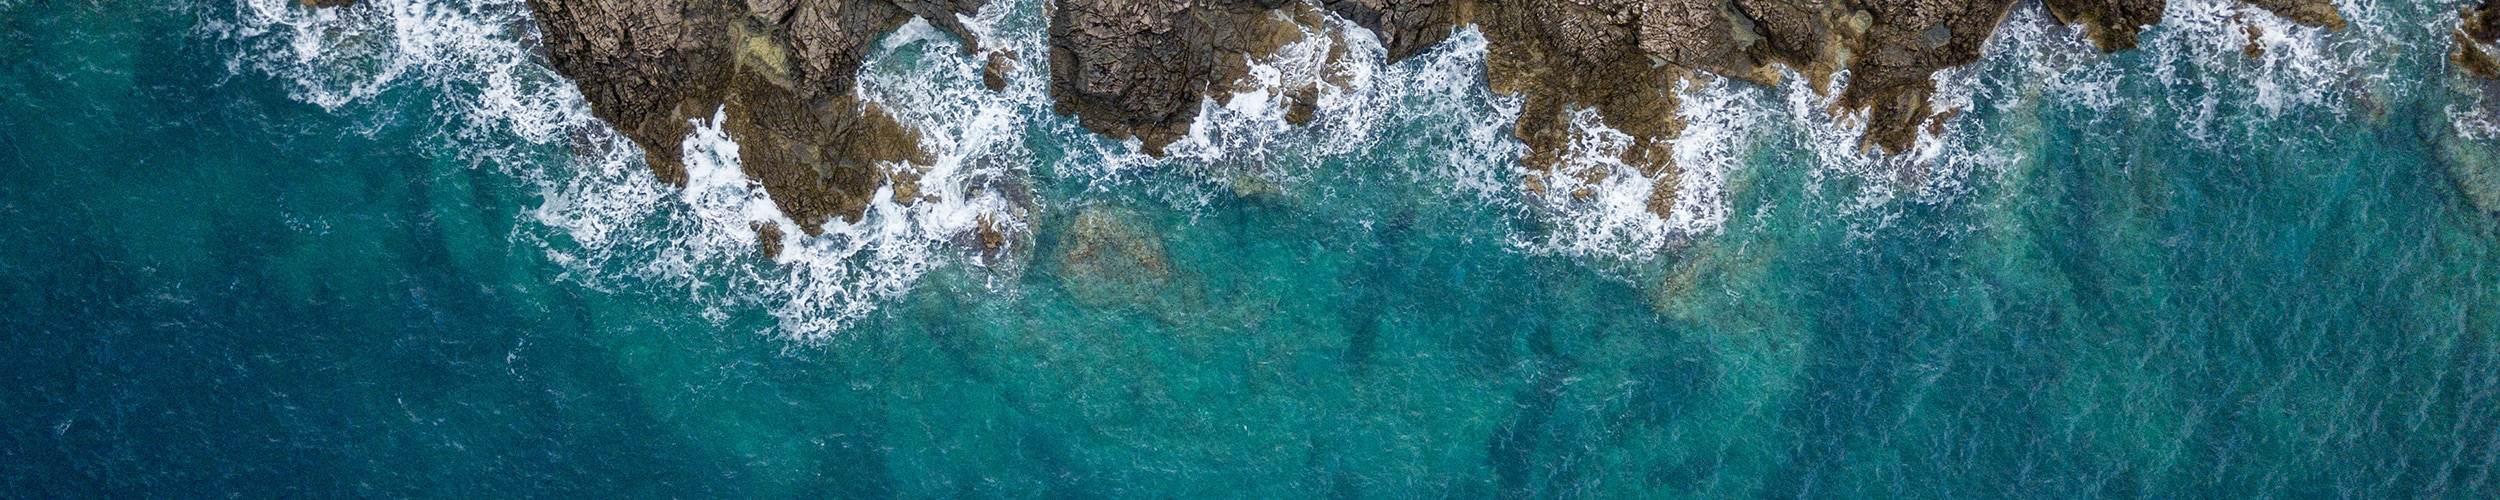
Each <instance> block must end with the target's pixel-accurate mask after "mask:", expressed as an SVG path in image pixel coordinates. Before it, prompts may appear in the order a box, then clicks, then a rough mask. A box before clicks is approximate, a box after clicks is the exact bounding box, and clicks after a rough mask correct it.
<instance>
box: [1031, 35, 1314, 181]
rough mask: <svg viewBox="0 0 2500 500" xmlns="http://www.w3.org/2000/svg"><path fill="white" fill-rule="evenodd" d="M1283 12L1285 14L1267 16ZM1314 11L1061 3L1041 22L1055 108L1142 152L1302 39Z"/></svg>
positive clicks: (1153, 150) (1182, 131) (1157, 148)
mask: <svg viewBox="0 0 2500 500" xmlns="http://www.w3.org/2000/svg"><path fill="white" fill-rule="evenodd" d="M1279 9H1282V10H1284V11H1285V13H1287V14H1288V15H1289V16H1288V18H1283V19H1280V18H1279V17H1278V16H1276V15H1275V14H1276V13H1277V11H1278V10H1279ZM1317 15H1318V12H1317V11H1314V10H1311V9H1310V8H1308V7H1307V6H1305V5H1304V4H1302V3H1298V2H1289V1H1286V0H1068V1H1065V2H1060V3H1059V4H1058V8H1057V9H1056V10H1055V11H1053V12H1052V14H1051V23H1050V93H1051V97H1052V98H1053V101H1054V109H1055V110H1056V111H1057V112H1058V113H1059V114H1061V115H1075V116H1076V117H1077V123H1079V124H1081V125H1084V126H1085V128H1087V129H1090V130H1093V131H1094V132H1096V133H1100V134H1102V135H1104V136H1108V137H1111V138H1113V139H1122V140H1125V139H1129V138H1132V137H1134V138H1136V139H1138V140H1139V141H1141V142H1142V143H1143V145H1144V150H1145V152H1146V153H1147V154H1152V155H1157V156H1161V155H1162V154H1163V147H1164V146H1166V145H1170V144H1171V143H1172V141H1176V140H1179V139H1180V138H1181V137H1182V136H1184V135H1187V134H1188V133H1189V125H1190V122H1192V121H1193V120H1196V119H1197V117H1198V104H1199V102H1200V99H1201V98H1202V97H1204V96H1205V95H1206V94H1207V92H1208V89H1210V88H1217V87H1219V86H1224V85H1226V84H1229V83H1230V82H1233V81H1236V80H1240V79H1241V78H1243V77H1245V76H1247V75H1248V71H1249V67H1248V65H1247V63H1248V59H1247V57H1251V56H1255V55H1264V54H1271V53H1274V52H1275V51H1276V50H1277V49H1278V48H1282V47H1283V46H1284V45H1285V44H1286V43H1290V42H1292V41H1294V40H1296V39H1299V38H1300V37H1301V34H1302V32H1301V29H1300V28H1299V27H1298V26H1297V23H1300V25H1316V24H1318V23H1319V18H1318V17H1317Z"/></svg>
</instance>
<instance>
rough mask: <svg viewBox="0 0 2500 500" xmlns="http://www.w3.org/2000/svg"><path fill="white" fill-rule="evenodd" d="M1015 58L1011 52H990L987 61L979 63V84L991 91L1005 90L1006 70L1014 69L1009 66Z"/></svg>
mask: <svg viewBox="0 0 2500 500" xmlns="http://www.w3.org/2000/svg"><path fill="white" fill-rule="evenodd" d="M1015 59H1016V55H1015V53H1013V52H1007V51H998V52H991V53H990V61H989V63H988V64H983V65H981V86H983V87H989V89H990V91H991V92H998V91H1003V90H1007V72H1008V71H1013V70H1014V68H1012V67H1011V66H1012V65H1014V62H1013V61H1015Z"/></svg>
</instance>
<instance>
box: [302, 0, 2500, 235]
mask: <svg viewBox="0 0 2500 500" xmlns="http://www.w3.org/2000/svg"><path fill="white" fill-rule="evenodd" d="M309 1H333V0H309ZM529 3H530V6H531V8H532V9H533V10H535V11H536V12H537V14H538V18H539V21H540V23H541V25H542V26H544V27H545V30H544V31H545V34H546V44H547V46H548V49H549V50H548V53H549V58H550V59H551V60H552V61H553V62H554V63H555V66H556V69H557V70H558V71H561V72H563V73H564V74H565V75H567V76H568V77H571V78H573V79H574V80H575V81H576V83H578V84H580V86H581V88H582V92H583V94H584V95H585V96H586V97H587V98H588V99H589V100H590V103H591V105H592V108H593V110H594V111H595V112H596V113H597V114H598V115H599V117H600V118H602V119H604V120H606V121H608V122H609V123H610V124H612V125H614V126H615V127H616V128H617V129H618V130H619V131H622V132H623V133H624V134H625V135H626V136H627V137H630V138H632V139H633V140H634V141H635V142H636V143H637V144H639V145H641V146H642V147H643V148H644V150H645V151H646V152H647V153H649V154H648V156H649V158H650V163H651V166H652V169H653V171H654V173H656V174H658V175H659V177H660V178H661V179H663V180H666V181H669V182H677V183H682V182H683V181H684V178H685V173H684V167H683V166H682V165H681V164H680V159H679V158H678V153H677V145H678V142H679V141H680V140H682V139H683V138H684V137H685V135H686V134H687V133H689V132H691V126H690V125H689V124H688V121H689V120H692V119H704V118H708V117H709V116H710V113H711V112H712V110H714V109H725V110H726V120H727V122H726V123H725V124H724V125H725V126H726V128H727V130H728V131H729V132H730V135H731V138H732V139H734V140H737V141H738V142H739V143H740V155H741V160H742V162H743V164H744V166H745V169H746V171H747V173H748V174H749V175H750V176H752V177H755V178H757V179H759V180H760V181H762V183H763V184H764V186H765V188H766V189H767V190H768V191H770V192H772V194H773V197H774V199H775V200H776V201H777V202H779V203H780V204H781V206H782V209H783V211H784V212H785V213H787V214H789V215H790V216H791V218H792V219H794V220H797V221H798V222H799V223H800V224H801V226H802V227H803V228H807V229H808V230H809V231H811V232H813V231H815V230H816V227H817V225H818V224H821V223H823V222H825V221H827V220H831V219H834V218H850V217H856V216H858V215H859V214H860V213H861V212H862V211H863V210H865V207H866V206H867V205H868V204H869V203H870V202H872V201H873V200H872V198H873V196H874V194H873V193H874V192H875V190H876V189H877V187H879V186H881V185H886V184H887V183H893V184H895V185H896V186H898V187H902V186H904V185H908V184H910V181H911V180H912V179H915V178H916V177H917V175H919V173H918V170H917V169H916V168H913V167H910V166H909V165H911V164H914V163H926V161H925V159H923V158H922V157H923V156H924V155H923V153H922V152H920V151H919V150H918V148H917V146H916V144H917V139H916V136H915V134H914V132H913V131H911V130H908V129H907V128H905V127H904V126H902V125H900V124H898V123H896V122H895V121H894V120H893V119H892V118H890V117H889V116H888V115H887V114H886V113H885V112H884V111H883V110H880V109H877V108H876V107H875V106H874V105H872V104H869V103H865V102H861V101H859V100H858V99H857V98H856V97H855V96H854V94H853V89H852V85H853V80H854V78H855V73H856V71H857V69H858V67H859V65H860V63H861V62H862V60H863V59H864V58H865V57H866V55H867V53H868V51H869V50H870V49H871V46H872V45H873V43H874V41H875V40H876V39H877V38H878V37H879V36H882V35H883V34H884V33H886V32H889V31H891V30H892V29H894V28H895V27H897V26H900V25H901V24H902V23H904V22H906V21H908V20H909V19H911V18H912V17H913V16H918V17H921V18H924V19H928V20H929V21H930V23H931V24H932V25H933V26H936V27H938V28H940V29H944V30H948V31H951V32H954V33H956V34H957V35H959V36H961V35H964V34H965V32H964V29H963V27H962V26H961V25H960V24H959V23H958V22H957V21H956V17H955V16H956V14H959V13H970V12H972V11H974V10H976V9H978V8H979V6H980V4H979V2H977V1H973V2H962V1H931V0H743V1H731V0H704V1H693V2H660V1H655V0H530V2H529ZM2247 3H2248V4H2249V5H2253V6H2256V7H2259V8H2263V9H2265V10H2267V11H2270V12H2273V13H2275V14H2277V15H2280V16H2282V17H2284V18H2285V19H2288V20H2291V21H2294V22H2297V23H2301V24H2307V25H2312V26H2322V27H2328V28H2341V27H2342V26H2343V25H2344V23H2345V21H2344V19H2343V18H2342V17H2341V15H2339V14H2338V13H2337V12H2336V11H2335V9H2334V8H2333V6H2332V5H2330V4H2328V3H2327V2H2325V1H2324V0H2248V2H2247ZM2015 4H2016V2H2015V0H1863V1H1826V0H1560V1H1536V2H1528V1H1498V0H1312V1H1295V0H1066V1H1062V2H1057V3H1056V4H1055V5H1054V6H1053V7H1052V11H1051V13H1050V27H1049V30H1048V32H1049V38H1050V39H1049V54H1048V61H1047V63H1046V66H1047V68H1048V71H1049V73H1050V94H1051V96H1052V98H1053V100H1054V107H1055V111H1057V112H1058V113H1060V114H1062V115H1070V116H1073V117H1075V119H1076V120H1077V121H1078V122H1079V123H1080V124H1082V125H1083V126H1085V127H1086V128H1088V129H1090V130H1093V131H1095V132H1097V133H1101V134H1103V135H1105V136H1108V137H1111V138H1114V139H1121V140H1128V139H1135V140H1137V141H1138V143H1139V145H1140V146H1141V149H1142V150H1143V151H1145V152H1147V153H1149V154H1156V155H1160V154H1162V153H1163V149H1164V147H1165V146H1167V145H1169V144H1171V143H1172V142H1174V141H1176V140H1178V139H1179V138H1181V137H1183V136H1185V135H1186V134H1187V133H1188V129H1189V126H1190V125H1191V123H1192V122H1193V121H1194V120H1195V119H1196V117H1197V113H1198V111H1199V107H1200V103H1201V102H1202V100H1203V99H1204V98H1206V97H1208V96H1210V95H1213V94H1216V93H1220V92H1224V91H1228V90H1235V89H1236V88H1237V87H1238V86H1239V85H1242V83H1241V82H1243V81H1244V80H1245V78H1246V77H1247V72H1248V69H1249V64H1250V63H1251V62H1253V61H1254V60H1256V59H1257V58H1260V57H1265V56H1267V55H1270V54H1273V53H1275V52H1276V51H1277V50H1278V49H1279V48H1281V47H1283V46H1284V45H1286V44H1288V43H1291V42H1294V41H1296V40H1299V39H1301V38H1302V37H1305V36H1312V35H1311V34H1313V33H1319V32H1321V31H1322V30H1319V29H1317V27H1319V26H1322V25H1323V24H1325V22H1326V20H1325V19H1324V15H1325V14H1324V13H1323V12H1326V13H1334V14H1335V15H1338V16H1341V17H1343V18H1344V19H1346V20H1348V21H1351V22H1352V23H1353V24H1355V25H1357V26H1360V27H1361V28H1364V29H1368V30H1370V31H1372V32H1373V33H1374V34H1375V35H1376V36H1377V37H1378V39H1379V40H1380V41H1381V43H1382V45H1383V46H1384V48H1385V49H1386V50H1387V52H1388V55H1389V57H1390V58H1391V60H1392V61H1394V60H1397V59H1400V58H1404V57H1408V56H1412V55H1414V54H1416V53H1419V52H1421V51H1423V50H1424V49H1426V48H1428V47H1430V46H1432V45H1433V44H1436V43H1439V42H1440V41H1442V40H1444V39H1446V38H1447V37H1449V36H1450V34H1451V33H1452V30H1454V29H1457V28H1459V27H1462V26H1468V25H1472V26H1475V27H1477V28H1478V29H1479V30H1481V32H1482V33H1483V34H1484V37H1485V40H1486V42H1487V49H1488V55H1487V60H1486V67H1487V73H1488V74H1487V75H1486V81H1487V83H1488V84H1490V85H1491V86H1492V89H1493V90H1495V91H1497V92H1501V93H1505V94H1510V95H1516V96H1520V97H1522V98H1523V99H1524V107H1523V109H1522V112H1521V115H1520V117H1519V121H1518V123H1517V124H1516V126H1515V129H1514V133H1515V134H1516V135H1517V137H1518V138H1519V139H1520V140H1521V141H1523V142H1525V143H1526V144H1527V146H1528V153H1527V154H1526V156H1525V157H1524V158H1521V161H1522V163H1523V165H1524V166H1525V167H1526V170H1527V171H1528V172H1529V175H1528V176H1527V177H1526V178H1524V179H1522V180H1521V182H1522V183H1523V184H1524V186H1525V187H1526V188H1527V189H1528V190H1529V191H1531V192H1538V193H1542V192H1543V191H1544V189H1545V186H1546V185H1548V184H1549V183H1550V181H1551V179H1552V177H1553V176H1556V175H1571V176H1576V177H1579V181H1580V183H1579V184H1581V185H1588V184H1593V183H1595V182H1597V181H1600V180H1602V178H1603V177H1604V176H1606V175H1610V174H1609V173H1608V172H1607V171H1605V170H1589V169H1580V170H1571V171H1564V170H1563V169H1560V168H1558V166H1559V165H1560V164H1562V163H1564V161H1565V160H1566V155H1567V154H1569V147H1570V144H1571V142H1572V140H1573V134H1576V133H1580V132H1577V131H1575V130H1574V125H1573V122H1572V118H1573V115H1574V113H1579V112H1582V111H1581V110H1593V111H1594V112H1595V113H1596V115H1597V116H1598V118H1599V119H1600V120H1601V121H1602V122H1603V124H1604V125H1605V126H1607V127H1611V128H1614V129H1616V130H1620V131H1622V132H1623V133H1625V134H1626V135H1629V136H1631V137H1632V144H1631V145H1630V146H1629V147H1628V148H1625V149H1624V150H1623V151H1621V152H1620V153H1619V154H1620V156H1621V157H1620V160H1622V162H1623V164H1625V165H1628V166H1631V167H1633V168H1634V169H1635V170H1637V171H1638V172H1636V173H1637V174H1639V175H1644V176H1648V177H1650V178H1652V179H1653V180H1654V184H1653V185H1655V186H1658V187H1657V188H1656V191H1655V192H1654V193H1653V194H1652V196H1651V198H1652V199H1651V201H1650V203H1649V206H1650V207H1651V210H1652V211H1654V212H1658V213H1659V214H1661V215H1664V214H1665V213H1666V211H1667V209H1668V207H1672V206H1673V205H1674V203H1673V198H1674V196H1675V193H1674V192H1673V186H1674V185H1676V182H1675V180H1674V178H1675V176H1676V175H1677V170H1676V167H1675V165H1674V164H1673V158H1672V154H1671V153H1672V150H1671V148H1670V145H1669V141H1671V140H1673V139H1674V138H1675V137H1676V136H1677V135H1678V134H1680V132H1681V130H1682V128H1683V124H1682V123H1681V121H1680V120H1679V119H1678V117H1677V115H1676V109H1677V97H1676V88H1677V87H1678V85H1679V82H1683V81H1685V80H1686V79H1688V78H1690V77H1693V76H1694V75H1695V74H1696V73H1695V72H1707V73H1712V74H1716V75H1719V76H1723V77H1728V78H1733V79H1738V80H1744V81H1750V82H1755V83H1760V84H1766V85H1768V84H1776V83H1777V82H1778V81H1779V80H1780V79H1781V78H1782V75H1783V73H1782V72H1781V71H1780V69H1779V68H1781V67H1785V68H1788V69H1790V70H1793V71H1794V72H1795V73H1796V74H1798V75H1801V76H1802V77H1803V78H1806V79H1807V80H1808V83H1809V84H1811V85H1813V86H1814V88H1816V89H1820V90H1830V89H1831V86H1830V85H1829V82H1830V81H1831V80H1832V77H1833V75H1834V74H1835V73H1837V72H1839V71H1840V70H1842V69H1846V70H1847V71H1848V74H1849V75H1850V76H1849V83H1848V85H1847V86H1846V87H1845V88H1842V89H1839V92H1840V95H1839V96H1838V100H1837V108H1838V109H1835V110H1833V111H1835V112H1846V113H1862V116H1863V118H1864V124H1865V127H1866V133H1865V136H1864V139H1863V141H1862V144H1863V146H1864V147H1867V148H1881V149H1883V150H1887V151H1896V152H1897V151H1904V150H1907V149H1909V148H1910V147H1911V146H1912V145H1913V144H1914V143H1915V141H1916V140H1917V137H1918V135H1919V133H1920V132H1921V131H1936V130H1941V122H1942V120H1943V119H1944V118H1946V117H1949V116H1950V115H1949V114H1948V115H1944V116H1943V117H1940V116H1939V115H1938V113H1937V111H1938V110H1936V109H1933V107H1932V106H1931V105H1930V103H1929V100H1930V97H1931V95H1932V94H1933V93H1934V91H1935V83H1934V80H1933V75H1934V73H1936V72H1937V71H1939V70H1942V69H1945V68H1950V67H1954V66H1959V65H1964V64H1969V63H1972V62H1975V61H1977V60H1978V59H1979V57H1980V55H1981V51H1982V50H1983V49H1984V47H1985V45H1986V42H1987V40H1988V38H1989V37H1990V36H1992V35H1993V34H1994V32H1995V29H1996V27H1997V26H1998V25H1999V24H2000V23H2001V22H2003V20H2004V19H2005V17H2006V14H2007V13H2009V12H2010V11H2011V10H2012V9H2013V7H2014V5H2015ZM2044 6H2045V7H2046V8H2047V9H2048V10H2049V12H2051V13H2052V14H2054V15H2055V16H2056V17H2057V18H2058V19H2059V20H2061V21H2062V22H2066V23H2070V24H2073V25H2077V26H2079V27H2080V28H2081V29H2083V30H2084V31H2085V33H2086V35H2087V36H2089V37H2090V38H2091V39H2092V40H2093V41H2094V43H2096V44H2097V45H2098V46H2099V47H2100V48H2101V49H2103V50H2109V51H2116V50H2126V49H2129V48H2133V47H2134V46H2135V45H2136V36H2137V34H2138V33H2139V32H2141V31H2142V30H2143V29H2144V28H2145V27H2146V26H2149V25H2152V24H2154V23H2158V22H2159V21H2160V18H2161V13H2162V12H2163V9H2164V8H2165V7H2166V5H2165V1H2164V0H2044ZM2486 10H2488V9H2487V8H2486ZM2476 12H2481V11H2468V12H2467V13H2465V16H2466V18H2467V21H2468V22H2467V23H2466V24H2467V26H2466V27H2465V28H2462V29H2460V30H2459V31H2458V35H2457V36H2458V38H2459V40H2461V41H2467V40H2482V41H2483V42H2482V43H2484V44H2488V43H2489V40H2490V39H2491V38H2493V37H2494V36H2500V28H2493V27H2491V26H2500V16H2496V15H2488V14H2477V13H2476ZM2477 23H2479V24H2477ZM966 39H967V40H969V39H970V38H969V37H966ZM2464 45H2465V48H2464V49H2461V50H2460V52H2461V53H2460V55H2459V56H2458V60H2459V61H2460V62H2464V63H2467V64H2465V66H2466V67H2467V69H2468V70H2469V71H2481V73H2477V74H2484V73H2491V74H2500V65H2495V64H2491V61H2490V59H2491V58H2490V57H2489V56H2488V55H2485V54H2484V53H2483V52H2478V51H2476V49H2475V47H2473V44H2471V43H2467V44H2464ZM966 50H967V54H978V53H979V49H978V48H977V47H976V46H975V44H974V43H970V42H968V43H967V44H966ZM987 57H988V58H989V61H988V64H987V65H986V67H985V68H984V72H983V73H984V74H983V75H982V76H983V83H984V84H985V85H986V86H988V87H990V88H992V89H1001V88H1004V87H1005V84H1006V75H1007V73H1008V72H1010V71H1013V70H1014V69H1015V68H1014V66H1015V65H1016V63H1015V61H1014V60H1013V59H1012V57H1013V56H1012V55H1009V54H1005V53H991V54H989V55H988V56H987ZM2478 68H2479V69H2478ZM1280 90H1282V91H1283V92H1285V95H1287V96H1289V97H1291V99H1289V101H1291V102H1289V103H1288V111H1289V113H1288V118H1289V120H1290V121H1291V122H1293V123H1297V124H1299V123H1305V122H1308V121H1310V120H1311V119H1312V117H1313V114H1314V113H1315V112H1316V110H1315V109H1314V108H1313V107H1312V106H1310V102H1311V101H1313V100H1314V98H1315V96H1313V95H1311V94H1312V93H1311V92H1310V91H1309V90H1310V89H1280ZM1931 133H1932V132H1931ZM903 191H905V190H902V189H898V190H897V193H896V195H895V198H896V200H895V201H897V202H902V203H909V202H912V201H913V200H914V199H915V198H916V197H917V196H916V195H915V194H912V193H906V192H903Z"/></svg>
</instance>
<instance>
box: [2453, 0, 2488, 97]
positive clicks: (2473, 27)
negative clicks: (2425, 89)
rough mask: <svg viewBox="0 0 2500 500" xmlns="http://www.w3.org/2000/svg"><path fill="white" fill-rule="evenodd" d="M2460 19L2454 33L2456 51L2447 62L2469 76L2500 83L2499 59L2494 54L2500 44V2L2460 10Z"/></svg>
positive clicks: (2485, 3)
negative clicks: (2497, 44)
mask: <svg viewBox="0 0 2500 500" xmlns="http://www.w3.org/2000/svg"><path fill="white" fill-rule="evenodd" d="M2457 18H2458V19H2459V20H2460V21H2462V22H2460V23H2459V24H2458V25H2457V29H2456V31H2455V32H2454V35H2455V38H2456V42H2457V50H2456V52H2452V53H2450V54H2449V56H2448V58H2449V59H2450V60H2453V61H2456V63H2457V67H2458V69H2462V70H2464V71H2465V74H2466V75H2467V76H2472V77H2475V78H2481V79H2485V80H2500V59H2494V58H2493V56H2492V53H2491V52H2492V48H2493V47H2492V45H2493V43H2494V42H2500V2H2490V1H2486V2H2483V4H2482V5H2481V6H2479V7H2461V8H2458V9H2457Z"/></svg>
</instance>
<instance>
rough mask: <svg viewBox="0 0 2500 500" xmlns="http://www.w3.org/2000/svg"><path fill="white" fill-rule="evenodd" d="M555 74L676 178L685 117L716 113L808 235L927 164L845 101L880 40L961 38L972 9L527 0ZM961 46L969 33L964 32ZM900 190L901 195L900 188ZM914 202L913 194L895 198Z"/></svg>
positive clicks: (766, 1)
mask: <svg viewBox="0 0 2500 500" xmlns="http://www.w3.org/2000/svg"><path fill="white" fill-rule="evenodd" d="M529 6H530V10H531V11H532V12H533V13H534V14H535V15H536V17H537V19H538V22H539V26H540V27H541V29H542V32H543V35H544V36H543V40H544V43H545V44H546V46H547V49H548V50H547V56H548V59H549V62H551V63H553V65H554V67H555V69H556V71H557V72H559V73H562V74H564V75H565V77H567V78H571V79H572V80H573V82H574V83H575V84H576V85H577V86H578V87H580V89H581V91H582V96H583V97H584V98H585V99H586V100H588V101H589V102H590V105H591V111H592V113H593V114H595V115H597V116H598V117H599V118H600V119H601V120H603V121H606V122H608V124H609V125H610V126H613V127H615V128H616V129H617V130H618V131H619V132H621V133H623V134H624V135H625V136H626V137H627V138H629V139H632V140H633V141H634V143H635V144H636V145H638V146H641V147H642V149H643V152H644V153H645V154H644V156H645V158H647V159H648V160H649V163H650V165H651V169H652V173H653V174H655V175H657V176H658V177H659V178H660V180H662V181H665V182H669V183H672V184H683V183H684V182H685V180H686V172H685V166H684V164H683V159H682V158H680V156H679V155H680V153H679V143H680V142H681V141H683V140H684V139H685V137H686V134H688V133H691V132H693V126H692V125H691V124H690V122H689V121H690V120H697V119H709V118H711V117H712V115H713V112H714V110H721V111H723V113H724V114H725V117H726V121H725V122H724V123H723V124H722V125H723V127H724V129H725V130H727V131H728V132H729V135H730V138H731V139H732V140H735V141H738V143H739V146H740V147H739V162H740V164H741V165H742V168H743V169H744V170H745V171H746V173H747V174H748V175H749V176H751V177H754V178H756V179H757V180H759V181H761V182H762V184H763V185H764V189H765V190H766V191H768V192H770V193H772V195H773V199H774V201H775V202H777V203H779V204H780V206H781V209H782V212H783V213H785V214H787V215H789V216H790V218H791V219H792V220H795V221H797V222H799V225H800V227H801V228H803V229H805V230H806V231H808V232H810V233H814V232H817V231H820V230H821V229H820V227H821V225H822V224H824V223H825V222H826V221H829V220H832V219H834V218H850V219H855V218H857V217H859V216H860V214H861V213H862V212H863V211H865V210H866V208H867V206H868V204H869V202H870V201H871V198H872V196H873V194H874V192H875V191H876V189H877V188H878V186H880V185H883V184H885V183H888V182H891V183H894V184H896V185H897V186H903V185H908V184H909V183H910V182H911V181H912V180H913V179H914V178H916V176H917V175H918V172H917V171H916V170H913V169H912V168H909V167H904V168H900V169H896V170H893V171H889V170H887V169H885V168H881V167H879V164H880V163H910V162H919V163H925V162H926V160H925V159H924V158H923V154H922V153H921V152H920V151H919V146H918V143H919V140H918V137H917V135H916V134H915V133H914V132H912V131H910V130H908V129H906V128H904V127H903V126H902V125H901V124H900V123H896V122H895V121H894V120H893V119H892V118H891V117H890V116H888V115H886V114H885V112H884V111H883V110H880V109H877V108H876V107H875V106H874V105H871V104H868V103H865V102H862V101H860V100H858V98H857V97H856V96H855V94H854V88H853V86H854V82H855V81H856V79H857V72H858V69H859V65H860V64H861V62H862V61H864V60H865V59H866V57H867V55H868V53H869V51H870V50H872V49H873V48H874V43H875V41H876V40H877V38H878V37H881V36H883V35H884V34H886V33H887V32H890V31H893V29H894V28H896V27H899V26H901V25H902V24H903V23H904V22H905V21H908V20H910V19H911V18H912V16H913V15H915V14H918V15H921V16H923V17H925V18H928V19H930V20H931V23H932V24H933V25H935V26H938V27H940V28H945V29H949V30H951V31H954V32H955V33H956V34H957V35H958V36H962V35H964V34H965V33H964V32H963V28H962V26H961V24H959V23H957V22H956V19H955V14H957V13H969V12H971V11H972V9H977V8H978V7H979V4H978V3H977V2H971V3H966V2H930V1H913V0H901V1H897V2H888V1H884V0H744V1H736V0H696V1H662V0H529ZM966 38H967V39H969V37H966ZM898 194H900V193H899V190H898ZM896 198H897V199H896V201H898V202H904V203H909V202H911V201H913V200H914V199H915V198H916V197H906V196H896Z"/></svg>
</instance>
